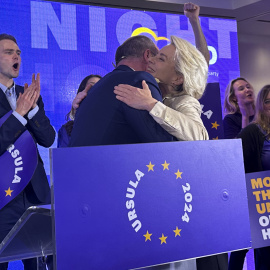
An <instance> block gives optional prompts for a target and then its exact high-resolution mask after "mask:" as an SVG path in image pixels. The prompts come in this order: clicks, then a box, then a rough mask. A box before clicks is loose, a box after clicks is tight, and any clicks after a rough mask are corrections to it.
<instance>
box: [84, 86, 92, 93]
mask: <svg viewBox="0 0 270 270" xmlns="http://www.w3.org/2000/svg"><path fill="white" fill-rule="evenodd" d="M92 86H93V85H92V84H88V85H86V87H85V88H84V90H83V91H82V92H85V93H86V94H87V93H88V91H89V90H90V88H91V87H92Z"/></svg>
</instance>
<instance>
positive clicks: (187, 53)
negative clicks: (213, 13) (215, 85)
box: [171, 36, 208, 99]
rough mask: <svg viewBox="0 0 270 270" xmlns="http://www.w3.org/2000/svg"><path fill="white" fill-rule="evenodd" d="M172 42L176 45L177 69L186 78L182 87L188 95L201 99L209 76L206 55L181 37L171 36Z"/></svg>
mask: <svg viewBox="0 0 270 270" xmlns="http://www.w3.org/2000/svg"><path fill="white" fill-rule="evenodd" d="M171 44H172V45H174V46H175V70H176V72H177V73H178V74H181V75H183V79H184V82H183V85H181V86H180V87H182V90H183V91H184V92H185V93H187V94H188V95H190V96H192V97H194V98H196V99H200V98H201V96H202V95H203V93H204V90H205V87H206V83H207V77H208V65H207V62H206V60H205V58H204V56H203V55H202V53H201V52H200V51H199V50H198V49H196V47H194V46H193V45H192V44H191V43H190V42H188V41H186V40H184V39H181V38H179V37H176V36H171Z"/></svg>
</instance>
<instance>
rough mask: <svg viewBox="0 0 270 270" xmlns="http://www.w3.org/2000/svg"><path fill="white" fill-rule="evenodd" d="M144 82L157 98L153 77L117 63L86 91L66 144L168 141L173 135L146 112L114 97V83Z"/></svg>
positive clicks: (158, 91) (131, 83)
mask: <svg viewBox="0 0 270 270" xmlns="http://www.w3.org/2000/svg"><path fill="white" fill-rule="evenodd" d="M143 80H145V81H146V83H147V84H148V86H149V88H150V90H151V93H152V96H153V97H154V98H155V99H157V100H159V101H161V100H162V98H161V94H160V90H159V88H158V85H157V83H156V81H155V79H154V77H153V76H152V75H151V74H149V73H147V72H144V71H134V70H132V69H131V68H129V67H128V66H124V65H122V66H119V67H117V68H116V69H115V70H113V71H112V72H110V73H109V74H107V75H106V76H105V77H103V78H102V79H101V80H100V81H99V82H97V83H96V84H95V85H94V86H93V87H92V88H91V89H90V91H89V92H88V95H87V97H86V98H85V100H84V101H83V102H82V103H81V105H80V107H79V109H78V111H77V112H76V117H75V121H74V126H73V130H72V133H71V142H70V146H90V145H109V144H130V143H148V142H164V141H172V140H173V137H172V136H171V135H170V134H169V133H167V131H165V130H164V129H163V128H162V127H161V126H160V125H159V124H157V123H156V122H155V121H154V120H153V118H152V116H150V115H149V113H148V111H145V110H136V109H133V108H131V107H129V106H128V105H126V104H124V103H123V102H121V101H119V100H117V99H116V95H115V94H114V92H113V90H114V86H116V85H118V84H129V85H132V86H135V87H139V88H142V81H143Z"/></svg>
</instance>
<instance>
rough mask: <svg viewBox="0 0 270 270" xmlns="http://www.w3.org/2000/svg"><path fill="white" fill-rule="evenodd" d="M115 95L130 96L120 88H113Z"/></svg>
mask: <svg viewBox="0 0 270 270" xmlns="http://www.w3.org/2000/svg"><path fill="white" fill-rule="evenodd" d="M113 92H114V93H115V94H116V95H118V96H120V97H123V98H128V97H130V95H129V93H128V92H125V91H121V90H117V89H115V90H114V91H113Z"/></svg>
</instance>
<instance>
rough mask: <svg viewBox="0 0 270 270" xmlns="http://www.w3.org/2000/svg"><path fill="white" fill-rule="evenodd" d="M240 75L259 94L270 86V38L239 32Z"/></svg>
mask: <svg viewBox="0 0 270 270" xmlns="http://www.w3.org/2000/svg"><path fill="white" fill-rule="evenodd" d="M238 42H239V61H240V74H241V76H242V77H244V78H246V79H247V80H248V81H250V83H251V84H252V85H253V87H254V89H255V91H256V92H258V91H259V90H260V89H261V88H262V87H263V86H264V85H266V84H270V37H268V36H255V35H247V34H241V33H239V32H238Z"/></svg>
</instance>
